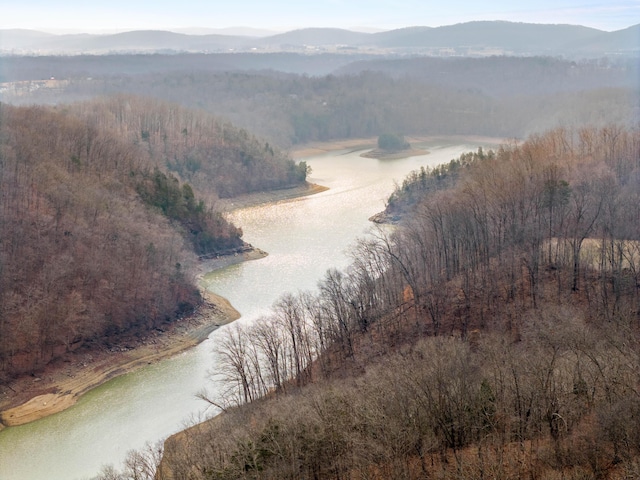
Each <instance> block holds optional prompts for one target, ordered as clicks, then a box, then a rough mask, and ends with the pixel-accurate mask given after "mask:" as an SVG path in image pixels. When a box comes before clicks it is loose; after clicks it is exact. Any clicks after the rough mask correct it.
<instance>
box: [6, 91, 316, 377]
mask: <svg viewBox="0 0 640 480" xmlns="http://www.w3.org/2000/svg"><path fill="white" fill-rule="evenodd" d="M185 128H186V129H187V130H186V132H187V133H183V131H184V130H185ZM224 132H227V133H224ZM258 151H260V152H261V154H258ZM198 155H199V156H198ZM242 156H244V157H245V161H244V162H243V161H242V160H241V157H242ZM249 156H250V157H251V160H248V158H249ZM194 158H198V159H200V161H201V167H200V168H199V169H195V170H194V169H192V170H193V171H189V170H188V169H187V170H185V172H183V175H179V174H178V173H177V172H172V171H170V170H169V167H168V164H169V163H170V162H172V163H171V165H176V164H180V165H188V164H189V163H188V162H189V161H191V160H193V159H194ZM237 164H238V165H237ZM306 172H307V167H306V165H304V164H302V165H300V164H295V163H294V162H293V161H292V160H290V159H289V158H287V157H286V156H285V155H284V154H282V153H280V152H277V151H276V150H275V149H272V148H271V147H268V146H265V145H264V143H261V142H259V141H258V140H257V139H255V138H254V137H252V136H250V135H248V134H247V133H246V132H243V131H242V130H239V129H237V128H234V127H232V126H230V125H223V124H221V123H219V122H218V121H216V120H215V119H213V118H212V117H211V116H210V115H207V114H202V113H198V112H190V111H188V110H186V109H182V108H179V107H175V106H170V105H166V104H163V103H161V102H156V101H148V100H141V99H135V98H132V97H129V98H124V97H120V98H114V99H107V100H100V101H95V102H87V103H83V104H78V105H71V106H65V107H52V108H48V107H10V106H7V105H5V104H0V192H1V194H2V199H1V201H0V379H1V378H4V377H5V376H9V375H13V374H18V373H23V372H33V371H34V370H35V369H38V368H40V367H42V366H44V365H46V364H47V363H48V362H49V361H50V360H51V359H53V358H57V357H59V356H60V355H63V354H64V353H65V352H67V351H71V350H75V349H77V348H80V347H81V346H85V345H88V344H89V343H95V344H101V343H109V342H111V341H113V338H117V336H118V335H121V334H124V333H127V334H129V333H136V332H145V331H147V330H150V329H153V328H156V327H158V326H160V325H161V324H162V323H163V322H167V321H172V320H174V319H176V318H177V317H179V316H181V315H183V314H184V313H185V312H188V311H189V310H191V309H193V307H194V306H195V305H197V304H198V302H200V296H199V293H198V291H197V289H196V287H195V285H194V280H193V278H192V274H191V273H190V272H191V270H190V266H191V265H192V264H193V263H194V262H195V259H196V254H197V255H205V254H211V253H215V252H225V251H228V250H229V249H233V248H237V247H239V246H241V245H242V244H243V242H242V240H241V236H242V231H241V229H239V228H237V227H235V226H234V225H231V224H230V223H229V222H228V221H227V220H226V219H225V218H224V217H223V216H222V215H221V214H220V213H219V212H216V211H215V209H214V208H213V206H212V205H214V202H215V199H216V198H217V197H218V196H221V195H222V194H223V193H224V194H226V195H228V194H231V193H233V194H238V193H242V192H245V191H252V190H254V189H266V188H278V187H282V186H288V185H291V184H297V183H301V182H304V179H305V176H306ZM185 240H186V241H185ZM108 337H113V338H111V339H109V338H108Z"/></svg>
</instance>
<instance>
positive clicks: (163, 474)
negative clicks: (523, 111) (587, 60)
mask: <svg viewBox="0 0 640 480" xmlns="http://www.w3.org/2000/svg"><path fill="white" fill-rule="evenodd" d="M353 258H354V263H353V264H352V265H351V266H350V267H349V268H348V269H347V270H346V271H344V272H341V271H337V270H330V271H329V272H327V274H326V275H325V277H324V278H323V279H322V280H321V281H320V282H319V285H318V292H317V293H309V292H302V293H298V294H295V295H292V294H289V295H285V296H283V297H282V298H281V299H280V300H279V301H278V302H276V304H275V305H274V307H273V309H272V312H271V313H270V314H268V315H265V316H264V317H263V318H262V319H259V320H258V321H257V322H256V323H255V324H252V325H244V326H243V325H234V326H233V327H232V328H230V329H228V330H226V331H225V332H224V333H225V334H224V337H223V339H222V341H221V343H220V345H219V346H218V351H219V354H220V357H219V363H218V364H217V367H216V368H217V372H218V374H219V377H218V378H219V379H220V380H221V382H222V385H223V386H225V387H226V390H222V394H218V395H216V396H207V395H204V397H205V398H206V399H208V400H209V401H211V403H213V404H214V405H217V406H219V407H222V408H224V409H225V411H226V413H224V414H223V415H221V416H220V417H219V418H216V419H214V420H212V421H210V422H207V423H204V424H202V425H198V426H196V427H194V428H192V429H190V430H188V431H185V432H183V433H181V434H180V435H179V436H176V437H174V438H172V439H171V440H170V441H169V442H167V444H166V447H167V451H166V452H165V462H164V463H163V465H162V467H161V469H160V471H159V475H160V478H163V479H164V480H167V479H174V478H182V477H184V476H186V475H187V472H189V475H191V478H203V479H204V478H218V479H227V478H229V479H231V478H262V479H270V478H273V479H275V478H278V479H282V478H290V479H293V478H296V479H298V478H309V479H314V478H343V477H344V478H374V479H382V478H416V479H418V478H431V477H437V478H487V477H489V476H490V477H492V478H524V477H529V478H561V477H563V478H569V479H572V480H577V479H583V478H611V479H618V478H635V477H637V476H638V473H640V470H639V469H638V465H639V464H640V463H639V462H640V460H639V459H640V437H639V436H638V432H640V424H639V423H638V418H640V417H638V412H640V396H639V395H638V385H640V373H639V370H638V358H640V333H639V331H638V324H637V319H638V315H639V314H640V131H638V130H637V129H634V130H631V129H624V128H621V127H619V126H616V125H609V126H607V127H604V128H582V129H578V130H566V129H556V130H554V131H550V132H547V133H545V134H543V135H535V136H531V137H530V138H529V139H528V140H527V141H525V142H524V143H522V144H519V145H518V144H514V145H504V146H502V147H501V148H499V149H498V150H497V151H496V152H495V153H494V154H493V155H490V156H489V155H487V157H486V158H484V160H482V161H475V162H471V163H470V164H469V165H468V166H467V167H465V168H464V169H462V171H461V172H460V173H459V175H458V179H457V181H456V182H453V183H452V184H451V185H450V186H449V187H448V188H443V189H441V190H439V191H437V192H435V193H427V194H426V195H425V196H424V197H423V199H422V201H418V204H417V207H416V209H415V210H414V211H413V212H412V213H411V214H410V215H408V216H407V218H406V219H405V221H404V222H402V223H401V224H400V225H399V226H398V228H397V229H395V231H394V232H393V233H391V234H386V233H384V232H383V231H379V233H378V234H377V235H376V236H375V237H374V238H370V239H367V240H363V241H361V242H360V243H359V244H358V245H357V247H356V248H355V249H354V251H353ZM309 384H313V385H311V386H308V385H309ZM305 385H307V387H304V388H301V387H303V386H305ZM257 400H259V401H257ZM247 404H248V405H247ZM236 405H240V406H239V407H237V406H236Z"/></svg>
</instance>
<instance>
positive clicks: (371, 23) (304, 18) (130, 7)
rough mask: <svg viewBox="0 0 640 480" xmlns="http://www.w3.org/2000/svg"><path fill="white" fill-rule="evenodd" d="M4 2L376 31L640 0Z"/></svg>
mask: <svg viewBox="0 0 640 480" xmlns="http://www.w3.org/2000/svg"><path fill="white" fill-rule="evenodd" d="M2 3H4V5H1V10H2V15H1V16H0V29H16V28H19V29H33V30H42V31H48V32H52V33H72V32H76V33H78V32H92V33H96V32H105V33H106V32H109V33H113V32H117V31H126V30H179V29H186V28H194V27H200V28H203V27H205V28H213V29H220V28H227V27H235V26H247V27H253V28H262V29H269V30H272V31H274V32H278V31H287V30H292V29H296V28H306V27H338V28H346V29H357V30H364V31H370V30H375V29H381V30H384V29H395V28H402V27H407V26H414V25H422V26H431V27H437V26H441V25H451V24H455V23H461V22H468V21H473V20H505V21H510V22H526V23H547V24H549V23H555V24H563V23H566V24H573V25H578V24H579V25H584V26H587V27H593V28H597V29H600V30H605V31H613V30H619V29H623V28H626V27H629V26H631V25H635V24H637V23H640V2H639V1H637V0H618V1H610V0H598V1H585V0H564V1H556V0H526V1H519V2H513V1H512V0H494V1H491V2H477V1H474V0H450V1H448V2H440V1H438V2H436V1H424V0H403V1H391V0H376V1H368V0H315V1H313V2H311V1H300V0H273V1H270V2H264V1H263V0H241V1H231V2H219V1H217V2H210V1H206V0H183V1H181V2H175V1H167V0H153V1H152V0H140V1H131V0H111V1H109V2H86V1H85V0H24V1H20V2H17V1H11V0H10V1H7V0H4V1H3V2H2Z"/></svg>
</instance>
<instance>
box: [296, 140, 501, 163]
mask: <svg viewBox="0 0 640 480" xmlns="http://www.w3.org/2000/svg"><path fill="white" fill-rule="evenodd" d="M405 139H406V141H407V142H409V143H410V144H411V145H412V146H414V148H416V149H419V148H420V144H424V143H427V142H432V141H436V140H441V139H442V140H446V141H452V142H454V141H455V142H466V143H475V142H477V143H479V144H480V143H482V144H489V145H495V146H498V145H501V144H504V143H507V142H508V140H507V139H504V138H496V137H485V136H481V135H437V136H434V135H415V136H407V135H405ZM377 146H378V137H368V138H350V139H346V140H334V141H330V142H309V143H305V144H302V145H296V146H294V147H293V148H291V150H290V152H289V153H290V155H291V157H292V158H294V159H296V160H304V159H305V158H307V157H311V156H314V155H322V154H325V153H329V152H335V151H336V150H347V151H348V152H354V151H358V150H368V149H372V150H373V149H375V148H377ZM414 155H419V153H415V154H414Z"/></svg>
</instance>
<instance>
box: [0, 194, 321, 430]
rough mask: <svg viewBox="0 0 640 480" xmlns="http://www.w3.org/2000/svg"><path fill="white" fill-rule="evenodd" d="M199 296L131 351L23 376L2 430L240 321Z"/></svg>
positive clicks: (210, 297) (0, 416) (4, 399)
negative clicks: (187, 311) (178, 317)
mask: <svg viewBox="0 0 640 480" xmlns="http://www.w3.org/2000/svg"><path fill="white" fill-rule="evenodd" d="M325 190H327V187H323V186H321V185H317V184H311V183H306V184H305V185H302V186H300V187H294V188H291V189H283V190H277V191H274V192H265V193H263V194H252V195H247V196H246V198H238V199H235V202H234V203H233V204H231V205H230V206H229V207H230V208H228V210H232V209H238V208H246V207H251V206H257V205H261V204H265V203H272V202H278V201H287V200H293V199H296V198H300V197H305V196H308V195H313V194H315V193H319V192H323V191H325ZM228 210H227V211H228ZM265 256H267V253H266V252H264V251H262V250H260V249H259V248H253V249H252V250H250V251H248V252H245V253H242V254H239V255H227V256H221V257H219V258H214V259H211V260H205V261H203V262H201V263H200V264H199V265H198V271H197V279H198V283H199V282H200V278H201V277H202V275H204V274H205V273H208V272H212V271H215V270H218V269H221V268H225V267H227V266H230V265H233V264H237V263H241V262H245V261H249V260H256V259H259V258H263V257H265ZM200 293H201V295H202V297H203V302H202V304H201V305H200V306H199V307H198V309H197V310H196V311H195V312H194V313H193V314H192V315H189V316H188V317H185V318H183V319H181V320H179V321H177V322H175V323H174V324H172V325H171V326H170V327H169V328H167V330H166V331H165V332H157V331H153V332H150V333H149V335H148V336H147V337H146V338H145V339H143V340H142V341H140V343H139V344H137V345H135V346H134V347H133V348H129V347H124V348H121V349H119V350H118V349H116V351H113V350H106V349H101V350H95V351H91V352H89V353H84V357H83V356H82V355H76V354H75V353H74V354H71V355H70V359H66V360H63V361H60V362H57V364H56V365H49V366H47V367H45V370H44V372H42V374H41V377H42V378H40V377H33V376H23V377H20V378H18V379H17V380H15V381H14V382H13V387H12V386H11V385H6V386H7V390H9V391H11V392H13V393H7V392H5V393H4V395H3V396H0V430H2V429H3V428H6V427H16V426H20V425H25V424H27V423H31V422H34V421H36V420H40V419H42V418H45V417H48V416H50V415H53V414H56V413H59V412H62V411H64V410H66V409H68V408H70V407H72V406H73V405H75V404H76V403H77V401H78V399H79V398H80V397H81V396H82V395H84V394H85V393H87V392H89V391H90V390H92V389H94V388H96V387H99V386H101V385H103V384H105V383H106V382H108V381H109V380H111V379H113V378H116V377H118V376H121V375H125V374H127V373H131V372H133V371H135V370H136V369H138V368H141V367H143V366H145V365H149V364H152V363H156V362H159V361H161V360H165V359H168V358H170V357H172V356H174V355H177V354H179V353H182V352H184V351H185V350H188V349H190V348H192V347H194V346H196V345H198V344H199V343H201V342H203V341H204V340H206V339H207V337H208V336H209V335H210V334H211V332H213V331H214V330H216V329H217V328H218V327H220V326H222V325H225V324H227V323H231V322H233V321H234V320H237V319H238V318H240V313H239V312H238V311H237V310H236V309H235V308H234V307H233V306H232V305H231V303H229V301H228V300H227V299H226V298H224V297H221V296H220V295H217V294H215V293H213V292H210V291H208V290H206V289H204V288H202V286H201V287H200Z"/></svg>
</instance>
